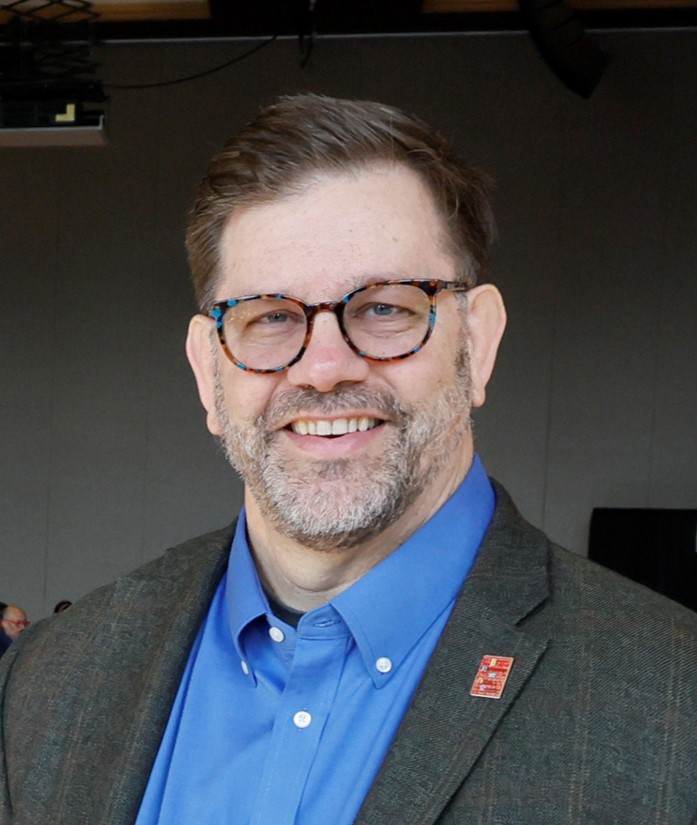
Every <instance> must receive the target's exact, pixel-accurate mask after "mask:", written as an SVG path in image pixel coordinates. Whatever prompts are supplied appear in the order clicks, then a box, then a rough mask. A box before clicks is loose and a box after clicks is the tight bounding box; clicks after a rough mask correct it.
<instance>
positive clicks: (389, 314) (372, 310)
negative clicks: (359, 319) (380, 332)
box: [357, 304, 408, 318]
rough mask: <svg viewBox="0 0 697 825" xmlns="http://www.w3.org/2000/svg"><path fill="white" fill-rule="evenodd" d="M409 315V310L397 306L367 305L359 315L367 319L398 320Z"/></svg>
mask: <svg viewBox="0 0 697 825" xmlns="http://www.w3.org/2000/svg"><path fill="white" fill-rule="evenodd" d="M407 313H408V310H406V309H405V308H404V307H400V306H396V305H395V304H366V305H365V306H364V307H362V308H361V309H360V311H359V312H358V313H357V315H359V316H363V317H367V318H371V317H372V318H396V317H398V316H399V315H405V314H407Z"/></svg>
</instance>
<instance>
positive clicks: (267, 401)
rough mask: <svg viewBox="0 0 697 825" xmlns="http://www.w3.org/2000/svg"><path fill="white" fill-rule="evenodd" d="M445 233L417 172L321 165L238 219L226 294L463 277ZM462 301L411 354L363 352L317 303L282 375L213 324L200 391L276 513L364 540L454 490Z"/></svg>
mask: <svg viewBox="0 0 697 825" xmlns="http://www.w3.org/2000/svg"><path fill="white" fill-rule="evenodd" d="M442 239H443V228H442V226H441V221H440V218H439V216H438V215H437V213H436V210H435V207H434V205H433V202H432V199H431V197H430V195H429V194H428V192H427V190H426V189H425V187H424V186H423V184H422V183H421V182H420V181H419V179H418V178H417V177H416V175H415V174H414V173H413V172H411V171H410V170H408V169H406V168H403V167H377V168H371V169H367V170H363V171H360V172H356V173H355V174H352V175H348V174H347V175H340V176H339V175H337V176H323V177H319V178H317V179H316V181H315V182H314V183H312V184H311V185H308V187H307V189H306V190H305V191H304V192H302V193H301V194H297V195H293V196H290V197H287V198H285V199H283V200H279V201H276V202H274V203H271V204H269V205H265V206H259V207H255V208H251V209H246V210H244V211H241V212H238V213H235V214H234V215H233V216H232V217H231V219H230V221H229V223H228V225H227V227H226V230H225V232H224V234H223V238H222V248H221V260H222V267H221V271H222V277H221V280H220V283H219V284H218V286H217V289H216V299H217V300H223V299H226V298H232V297H237V296H242V295H250V294H260V293H277V292H282V293H285V294H288V295H292V296H295V297H298V298H301V299H302V300H303V301H305V302H306V303H316V302H320V301H329V300H336V299H337V298H340V297H341V296H342V295H344V294H345V293H347V292H349V291H350V290H352V289H355V288H356V287H359V286H362V285H364V284H366V283H371V282H374V281H379V280H385V279H390V278H440V279H444V280H454V279H455V274H456V269H457V268H456V265H455V262H454V261H453V260H452V258H451V257H450V256H449V255H448V254H447V252H446V251H445V248H444V247H445V244H444V243H443V241H442ZM462 300H463V299H462V298H458V297H456V296H455V295H454V294H452V293H447V292H446V293H441V294H440V295H439V297H438V310H437V323H436V325H435V329H434V332H433V335H432V337H431V340H430V341H429V342H428V344H427V345H426V346H425V347H424V349H423V350H421V351H420V352H418V353H416V354H415V355H413V356H411V357H409V358H406V359H404V360H400V361H394V362H383V363H379V362H374V361H369V360H367V359H363V358H360V357H359V356H358V355H356V354H355V353H354V352H352V351H351V349H350V348H349V347H348V346H347V344H346V342H345V341H344V340H343V338H342V336H341V333H340V330H339V327H338V325H337V321H336V318H335V317H334V316H333V315H332V314H330V313H320V314H319V315H318V316H317V317H316V320H315V324H314V330H313V335H312V338H311V341H310V343H309V346H308V348H307V350H306V352H305V354H304V355H303V357H302V358H301V360H300V361H298V362H297V363H296V364H294V365H293V366H292V367H290V368H289V369H288V370H286V371H285V372H282V373H276V374H271V375H256V374H253V373H250V372H245V371H243V370H240V369H239V368H238V367H236V366H234V365H233V364H232V363H230V362H229V361H228V360H227V359H226V358H225V356H224V355H223V353H222V351H221V350H220V347H219V346H218V344H217V341H215V340H213V338H212V337H211V338H210V341H206V343H205V345H203V344H201V345H199V349H200V350H205V349H206V347H207V348H208V352H207V353H206V352H203V353H202V354H201V357H202V358H203V359H204V360H205V359H210V361H211V368H210V377H209V378H208V379H207V383H208V384H210V385H211V386H210V391H207V390H206V389H204V390H202V400H203V401H204V405H205V406H206V407H207V409H208V413H209V415H208V422H209V428H210V429H211V431H212V432H213V433H214V434H216V435H219V436H220V437H221V439H222V441H223V444H224V446H225V449H226V452H227V454H228V457H229V459H230V461H231V463H232V464H233V465H234V466H235V467H236V469H237V470H238V471H239V472H240V474H241V475H242V477H243V479H244V481H245V485H246V495H247V502H248V505H249V504H250V503H251V504H252V505H253V506H254V508H255V509H256V510H257V511H258V512H260V513H261V515H262V518H263V519H264V520H265V522H267V523H268V524H270V525H271V526H272V527H273V528H274V529H276V530H279V531H280V532H282V533H283V534H285V535H287V536H290V537H292V538H294V539H296V540H297V541H299V542H301V543H302V544H304V545H306V546H310V547H316V548H318V549H322V548H326V549H335V548H339V547H351V546H353V545H355V544H358V543H359V542H361V541H362V540H364V538H365V537H366V536H367V535H370V534H374V533H378V532H380V531H381V530H383V529H385V528H386V527H388V526H390V525H391V524H392V523H394V522H395V521H396V520H397V519H399V518H401V517H407V518H408V517H409V515H410V512H413V514H414V518H415V519H417V518H421V520H425V519H424V518H423V515H424V514H423V510H424V500H425V499H427V500H428V501H431V500H432V499H433V500H437V502H438V506H439V505H440V503H442V501H443V500H444V498H445V497H447V495H449V494H450V493H452V491H453V490H454V489H455V487H456V486H457V484H458V483H459V482H460V480H461V479H462V477H463V476H464V473H465V472H466V471H467V469H468V467H469V463H470V461H471V451H472V445H471V435H470V427H469V413H470V408H471V406H472V387H471V380H470V368H469V357H468V355H469V354H468V338H467V335H466V331H465V323H464V312H463V304H462ZM195 369H196V367H195ZM197 377H199V387H200V388H201V378H200V376H199V374H198V373H197ZM204 383H206V382H204ZM206 396H207V397H206ZM344 421H345V422H346V425H344ZM307 422H313V423H314V424H315V425H316V428H313V426H312V424H310V425H309V426H308V424H307ZM335 422H339V423H338V425H337V424H335ZM354 424H355V425H356V426H357V429H356V431H354V432H347V433H345V434H329V433H328V434H327V435H322V434H320V433H322V432H324V431H325V430H329V431H330V432H331V429H332V427H333V428H334V429H338V430H339V431H340V432H343V430H344V429H353V428H354ZM308 429H310V430H312V429H317V430H318V433H317V434H305V433H306V432H307V430H308ZM441 491H445V493H446V495H444V496H441V495H440V493H441ZM426 506H427V507H428V506H429V505H428V504H426ZM431 514H432V513H427V514H426V517H428V516H430V515H431Z"/></svg>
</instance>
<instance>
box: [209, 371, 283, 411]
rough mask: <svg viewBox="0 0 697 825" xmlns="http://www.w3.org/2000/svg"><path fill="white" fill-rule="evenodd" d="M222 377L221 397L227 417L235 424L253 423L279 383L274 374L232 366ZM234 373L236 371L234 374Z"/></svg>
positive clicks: (266, 405) (263, 409) (267, 403)
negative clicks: (259, 373)
mask: <svg viewBox="0 0 697 825" xmlns="http://www.w3.org/2000/svg"><path fill="white" fill-rule="evenodd" d="M232 369H233V370H234V373H231V372H229V371H228V372H227V374H226V375H225V376H224V378H223V399H224V402H225V409H226V412H227V415H228V418H229V419H230V420H231V421H234V422H235V423H237V424H241V425H250V424H253V423H254V422H255V421H256V420H257V419H258V418H259V416H260V415H261V414H262V413H263V412H264V411H265V410H266V408H267V407H268V405H269V402H270V400H271V398H272V396H273V394H274V391H275V390H276V387H277V386H278V384H279V381H280V380H281V379H279V378H278V377H277V376H274V375H255V374H254V373H247V372H244V371H242V370H240V369H238V368H237V367H232ZM235 373H237V374H236V375H235Z"/></svg>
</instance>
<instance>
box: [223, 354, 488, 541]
mask: <svg viewBox="0 0 697 825" xmlns="http://www.w3.org/2000/svg"><path fill="white" fill-rule="evenodd" d="M456 367H457V370H456V379H455V381H454V382H453V383H452V385H451V386H449V387H448V388H446V389H445V390H444V391H443V392H442V393H441V394H440V395H439V396H438V397H437V398H435V399H429V400H428V402H426V403H425V404H423V405H411V406H403V405H401V404H400V403H399V402H398V401H397V399H396V398H395V397H394V396H392V395H391V394H390V393H387V392H386V391H383V390H370V389H367V388H365V387H348V388H341V387H340V388H338V389H336V390H334V391H333V392H331V393H321V392H317V391H316V390H313V389H307V388H306V389H293V390H289V391H288V392H286V393H284V395H283V396H281V397H279V398H278V399H276V400H275V401H274V402H272V404H270V405H269V407H268V408H267V409H266V410H265V412H264V413H263V414H262V415H261V416H259V418H257V420H256V421H255V422H254V423H253V424H252V425H251V426H247V427H243V426H240V425H236V424H233V423H232V422H231V420H230V416H229V415H228V412H227V409H226V405H225V400H224V393H223V385H222V378H221V376H220V372H219V370H218V371H217V375H216V387H215V406H216V413H217V416H218V421H219V423H220V426H221V429H222V435H221V441H222V444H223V448H224V450H225V454H226V456H227V459H228V461H229V462H230V464H231V465H232V466H233V467H234V468H235V470H236V471H237V472H238V473H239V474H240V476H241V477H242V479H243V480H244V483H245V485H246V486H247V487H248V488H249V491H250V492H251V493H252V495H253V496H254V499H255V500H256V503H257V505H258V507H259V509H260V511H261V512H262V514H263V515H264V517H265V518H266V519H268V521H269V522H270V524H271V525H272V526H273V527H274V528H275V529H276V530H278V531H279V532H281V533H282V534H284V535H286V536H288V537H289V538H291V539H293V540H295V541H297V542H298V543H300V544H302V545H304V546H306V547H310V548H313V549H316V550H339V549H344V548H351V547H355V546H356V545H358V544H360V543H361V542H363V541H364V540H365V539H366V538H367V537H368V536H370V535H375V534H378V533H380V532H382V531H383V530H385V529H386V528H387V527H389V526H391V525H392V524H394V523H395V522H396V521H397V519H399V518H400V516H401V515H402V514H403V513H404V512H405V511H406V510H407V508H408V507H409V506H410V505H411V504H412V503H413V502H414V500H415V499H416V498H418V496H419V495H420V494H421V493H422V492H423V490H424V488H425V487H426V485H427V484H428V482H429V480H430V479H432V478H433V477H434V476H435V475H436V474H437V473H438V472H439V470H440V469H442V467H443V466H444V465H445V464H446V462H447V461H448V460H449V459H452V454H453V451H454V449H455V447H456V445H458V444H459V443H460V442H461V441H462V439H463V438H464V437H465V435H466V433H467V432H468V430H469V428H470V426H471V423H470V418H469V414H470V409H471V405H472V404H471V402H472V382H471V373H470V364H469V356H468V352H467V349H466V346H465V345H464V343H463V347H462V349H461V351H460V352H459V353H458V356H457V364H456ZM362 407H364V408H369V409H374V410H375V411H379V412H380V413H382V414H383V415H384V416H385V417H386V418H387V419H388V420H389V421H390V423H389V424H387V425H383V426H386V427H389V428H390V432H389V434H387V435H388V438H387V439H386V442H387V443H386V445H385V449H384V450H383V452H382V454H381V455H380V456H364V457H361V456H358V457H356V458H341V459H335V460H332V461H327V460H320V459H311V458H303V457H298V456H297V455H295V454H293V455H289V454H288V453H287V452H286V451H284V450H283V447H282V443H281V436H280V434H279V432H278V431H276V430H275V429H274V428H273V427H271V426H269V422H273V421H279V420H288V418H289V417H294V416H295V415H299V414H300V413H302V412H303V411H307V410H308V409H311V410H312V412H313V415H316V416H318V417H328V416H331V415H333V414H336V413H338V412H341V411H343V410H346V409H349V408H353V409H356V408H357V409H360V408H362Z"/></svg>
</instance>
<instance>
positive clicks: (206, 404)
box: [186, 315, 221, 435]
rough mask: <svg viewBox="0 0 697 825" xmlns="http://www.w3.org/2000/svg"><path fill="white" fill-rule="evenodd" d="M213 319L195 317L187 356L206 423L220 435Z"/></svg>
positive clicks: (212, 431)
mask: <svg viewBox="0 0 697 825" xmlns="http://www.w3.org/2000/svg"><path fill="white" fill-rule="evenodd" d="M213 323H214V322H213V319H212V318H208V317H206V316H205V315H194V317H193V318H192V319H191V321H190V322H189V332H188V335H187V336H186V356H187V358H188V359H189V364H191V369H192V370H193V371H194V377H195V378H196V386H197V387H198V395H199V398H200V399H201V404H203V408H204V409H205V410H206V423H207V425H208V429H209V430H210V431H211V433H212V434H213V435H220V434H221V429H220V423H219V421H218V416H217V413H216V411H215V383H216V363H215V359H216V357H217V353H216V352H215V349H214V347H213V346H212V344H213V343H214V342H213V341H212V338H211V335H212V330H213Z"/></svg>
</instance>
